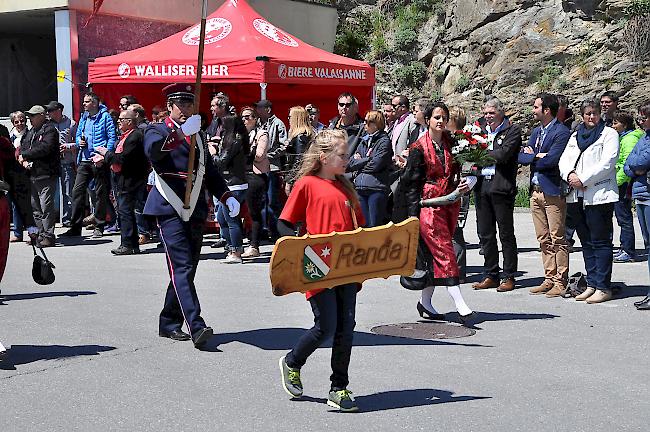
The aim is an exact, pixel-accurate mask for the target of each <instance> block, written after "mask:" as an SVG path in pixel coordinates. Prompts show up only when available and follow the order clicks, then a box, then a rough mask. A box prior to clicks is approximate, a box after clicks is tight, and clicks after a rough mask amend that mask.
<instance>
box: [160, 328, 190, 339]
mask: <svg viewBox="0 0 650 432" xmlns="http://www.w3.org/2000/svg"><path fill="white" fill-rule="evenodd" d="M158 336H160V337H164V338H169V339H173V340H175V341H186V340H190V339H191V337H190V335H188V334H187V333H185V332H184V331H183V330H181V329H177V330H174V331H172V332H169V333H166V332H162V331H161V332H159V333H158Z"/></svg>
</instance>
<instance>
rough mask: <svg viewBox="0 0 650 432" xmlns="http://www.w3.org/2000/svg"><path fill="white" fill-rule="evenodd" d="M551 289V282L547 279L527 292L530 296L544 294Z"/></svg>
mask: <svg viewBox="0 0 650 432" xmlns="http://www.w3.org/2000/svg"><path fill="white" fill-rule="evenodd" d="M551 288H553V281H551V280H549V279H544V282H543V283H542V284H541V285H540V286H536V287H533V288H531V289H529V290H528V292H529V293H530V294H532V295H537V294H544V293H545V292H547V291H549V290H550V289H551Z"/></svg>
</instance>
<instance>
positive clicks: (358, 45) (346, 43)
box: [334, 28, 368, 60]
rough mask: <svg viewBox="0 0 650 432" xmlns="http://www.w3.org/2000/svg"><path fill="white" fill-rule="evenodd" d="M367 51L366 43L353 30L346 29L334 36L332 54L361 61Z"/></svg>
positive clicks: (359, 34) (361, 36)
mask: <svg viewBox="0 0 650 432" xmlns="http://www.w3.org/2000/svg"><path fill="white" fill-rule="evenodd" d="M367 51H368V41H367V40H366V39H365V37H364V36H363V34H361V33H360V32H358V31H356V30H355V29H354V28H347V29H344V30H342V31H339V32H338V33H337V34H336V40H335V42H334V52H335V53H336V54H340V55H343V56H345V57H350V58H354V59H357V60H361V59H363V56H364V54H366V53H367Z"/></svg>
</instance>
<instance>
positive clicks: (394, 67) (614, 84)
mask: <svg viewBox="0 0 650 432" xmlns="http://www.w3.org/2000/svg"><path fill="white" fill-rule="evenodd" d="M637 2H638V0H637ZM340 3H341V4H339V6H341V10H342V14H343V16H342V21H341V25H340V28H339V33H341V31H345V30H346V29H347V31H348V32H349V33H350V29H356V33H355V34H357V35H359V34H361V35H363V37H365V38H367V41H368V47H369V48H367V49H366V50H365V51H364V50H361V51H360V52H359V53H358V55H359V56H361V57H363V58H365V59H366V60H369V61H372V62H375V64H376V65H377V72H378V73H377V76H378V93H379V96H380V98H382V97H383V99H386V98H387V97H389V95H391V94H394V93H395V92H405V93H406V94H408V95H409V96H412V97H416V96H434V97H438V96H442V97H443V98H444V100H445V101H447V102H448V103H449V104H450V105H459V106H463V107H465V108H466V109H468V110H469V112H470V114H475V113H477V111H478V110H480V106H481V104H482V101H483V100H484V97H485V96H487V95H490V94H493V95H496V96H497V97H499V98H500V99H502V100H503V101H504V102H505V103H506V104H507V106H508V107H509V111H510V112H511V114H512V115H513V116H514V118H515V119H516V120H518V121H521V122H522V123H524V124H525V123H530V120H531V119H530V112H531V111H530V102H531V101H532V99H533V98H534V95H535V94H536V93H538V92H539V91H550V92H555V93H563V94H565V95H566V96H568V97H569V100H570V102H571V104H572V105H573V106H574V108H575V107H576V106H577V105H578V104H579V102H580V101H582V100H583V99H585V98H587V97H594V96H597V95H600V94H601V93H602V92H603V91H605V90H614V91H617V92H619V93H620V94H621V98H622V103H621V106H622V107H623V108H626V109H632V110H636V107H637V105H638V104H639V103H640V102H641V101H642V100H645V99H647V98H649V97H650V80H648V73H649V71H650V68H648V67H647V66H645V65H644V64H643V63H641V62H639V61H638V60H642V59H634V58H630V57H629V56H628V54H626V50H625V45H626V38H625V36H624V35H625V27H626V22H627V19H626V13H625V11H626V10H627V8H628V7H629V5H630V4H631V3H633V0H601V1H587V0H573V1H569V0H539V1H534V0H447V1H445V2H441V1H438V0H410V1H408V0H401V1H400V0H378V1H364V2H358V1H355V2H345V1H343V2H340ZM359 3H364V4H362V5H360V6H359V5H358V4H359ZM641 3H643V0H641ZM645 3H648V2H647V1H646V2H645ZM346 6H347V7H346ZM351 6H356V7H351ZM405 11H406V12H405ZM414 25H415V26H416V31H415V39H414V40H409V38H408V37H407V36H408V31H407V30H408V27H409V26H410V28H413V27H414ZM649 25H650V24H649ZM340 47H341V45H339V49H340ZM404 70H408V71H410V75H408V74H407V73H405V72H404ZM404 76H407V78H409V79H404Z"/></svg>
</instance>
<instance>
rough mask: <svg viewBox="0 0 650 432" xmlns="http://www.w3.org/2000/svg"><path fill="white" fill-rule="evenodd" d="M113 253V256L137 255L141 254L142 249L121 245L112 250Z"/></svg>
mask: <svg viewBox="0 0 650 432" xmlns="http://www.w3.org/2000/svg"><path fill="white" fill-rule="evenodd" d="M111 253H112V254H113V255H136V254H139V253H140V249H135V248H130V247H126V246H122V245H120V246H119V247H118V248H116V249H113V250H111Z"/></svg>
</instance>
